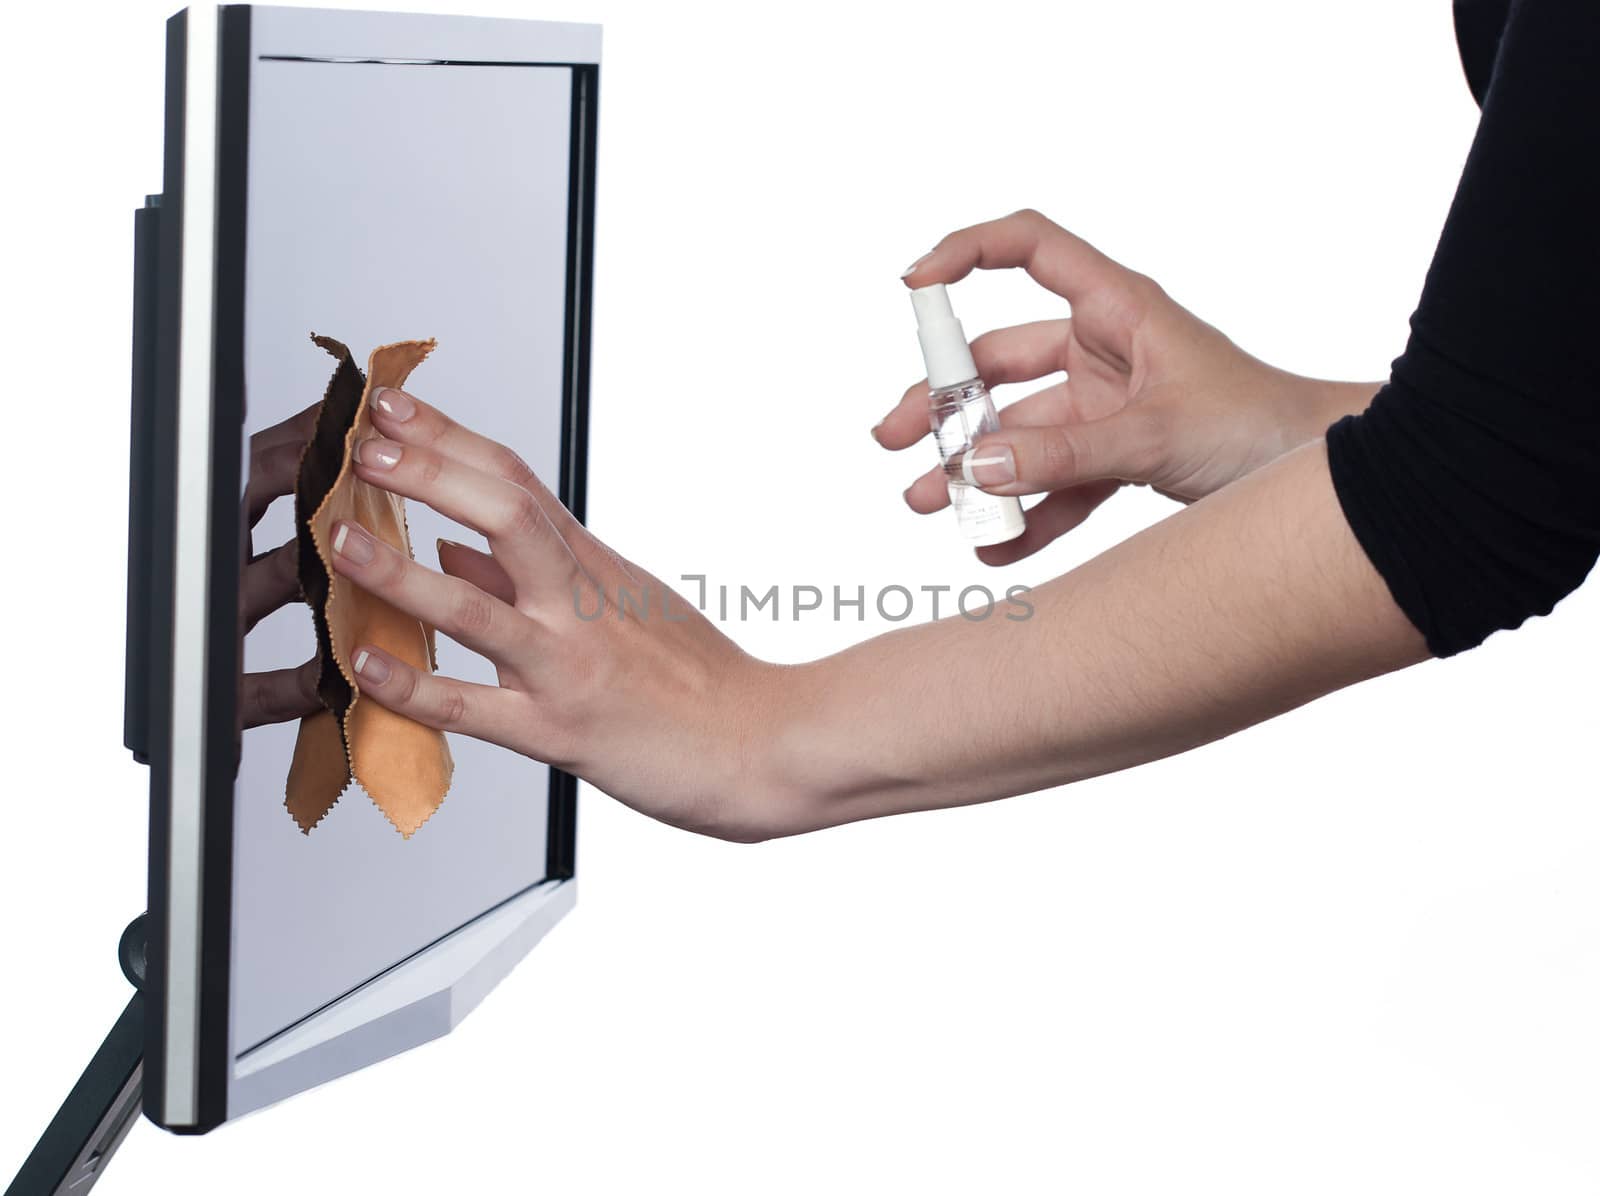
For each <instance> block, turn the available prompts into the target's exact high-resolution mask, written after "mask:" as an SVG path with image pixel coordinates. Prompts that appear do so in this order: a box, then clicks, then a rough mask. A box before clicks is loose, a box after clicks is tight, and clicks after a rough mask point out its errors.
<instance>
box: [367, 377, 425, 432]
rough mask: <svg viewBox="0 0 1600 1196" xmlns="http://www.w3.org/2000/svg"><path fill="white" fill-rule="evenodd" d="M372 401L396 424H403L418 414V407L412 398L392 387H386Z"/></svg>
mask: <svg viewBox="0 0 1600 1196" xmlns="http://www.w3.org/2000/svg"><path fill="white" fill-rule="evenodd" d="M372 401H373V402H374V403H376V404H377V405H378V410H379V411H381V412H383V413H384V414H385V415H387V416H388V417H389V418H390V419H392V420H394V421H395V422H396V423H401V424H403V423H405V422H406V420H408V419H410V418H411V417H412V416H413V415H415V414H416V413H417V405H416V403H414V402H412V400H411V396H410V395H408V394H406V392H405V391H403V390H396V389H395V388H394V387H392V386H385V387H384V388H383V389H382V390H380V391H379V392H378V393H377V394H375V395H373V396H372Z"/></svg>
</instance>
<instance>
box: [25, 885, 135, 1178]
mask: <svg viewBox="0 0 1600 1196" xmlns="http://www.w3.org/2000/svg"><path fill="white" fill-rule="evenodd" d="M117 958H118V961H119V962H120V963H121V964H122V974H123V975H125V976H126V977H127V978H128V982H129V983H130V984H132V985H133V986H134V990H135V991H134V994H133V996H132V998H131V999H130V1000H129V1001H128V1004H127V1007H126V1008H125V1009H123V1011H122V1016H121V1017H119V1018H117V1022H116V1025H114V1026H112V1027H111V1033H109V1034H107V1035H106V1037H105V1041H104V1042H102V1043H101V1044H100V1049H99V1050H97V1051H96V1052H95V1053H94V1058H92V1059H91V1060H89V1066H88V1067H86V1068H84V1069H83V1074H82V1075H81V1076H79V1077H78V1082H77V1083H76V1084H74V1085H73V1086H72V1091H71V1092H69V1093H68V1094H67V1099H66V1100H65V1101H63V1102H62V1103H61V1108H60V1109H59V1110H57V1111H56V1115H55V1117H54V1118H52V1119H51V1122H50V1124H49V1126H47V1127H46V1128H45V1131H44V1133H43V1134H42V1135H41V1136H40V1138H39V1141H38V1143H37V1144H36V1145H35V1146H34V1148H33V1151H32V1153H31V1154H29V1155H28V1158H27V1161H25V1162H24V1163H23V1164H22V1170H20V1171H18V1172H17V1177H16V1178H15V1179H14V1180H12V1181H11V1185H10V1186H9V1187H8V1188H6V1196H57V1194H58V1193H59V1194H61V1196H67V1194H68V1193H70V1194H71V1196H81V1194H82V1193H84V1192H87V1191H88V1190H89V1189H90V1188H92V1187H93V1186H94V1185H95V1183H96V1182H98V1180H99V1179H100V1176H101V1175H102V1174H103V1173H104V1171H105V1168H106V1164H107V1163H109V1162H110V1161H111V1156H112V1155H113V1154H115V1153H116V1150H117V1147H119V1146H121V1145H122V1140H123V1139H124V1138H126V1137H127V1136H128V1131H129V1130H130V1129H131V1128H132V1127H133V1123H134V1120H135V1119H136V1118H137V1117H138V1116H139V1112H140V1109H141V1107H142V1098H143V1092H142V1089H143V1083H144V993H143V992H140V991H138V990H139V988H140V986H141V985H142V984H143V982H144V973H145V920H144V915H143V914H140V915H139V916H138V917H137V918H135V919H134V920H133V921H132V922H130V923H129V924H128V928H127V929H126V930H125V931H123V932H122V941H121V943H119V944H118V946H117Z"/></svg>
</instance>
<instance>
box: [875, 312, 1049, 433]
mask: <svg viewBox="0 0 1600 1196" xmlns="http://www.w3.org/2000/svg"><path fill="white" fill-rule="evenodd" d="M1071 329H1072V321H1071V320H1038V321H1035V322H1034V323H1032V324H1018V325H1017V326H1015V327H1013V328H997V329H995V330H994V331H993V332H986V333H984V334H983V335H982V336H980V337H979V338H978V339H977V340H975V341H973V342H972V360H973V361H974V362H975V363H976V365H977V367H978V375H979V377H981V378H982V379H983V380H984V381H985V382H986V383H988V384H989V385H990V386H1003V385H1005V384H1007V383H1010V382H1028V381H1031V380H1033V379H1034V378H1042V377H1043V376H1044V375H1046V374H1051V373H1054V372H1055V371H1057V370H1064V369H1066V348H1067V337H1068V336H1069V335H1070V333H1071ZM872 434H873V436H875V437H877V440H878V443H879V444H881V445H883V447H884V448H887V449H903V448H907V447H909V446H911V445H913V444H915V443H916V442H917V441H919V440H921V439H922V438H923V437H924V436H926V435H927V434H928V382H927V379H926V378H924V379H923V380H921V381H919V382H915V383H913V384H912V385H910V386H908V387H907V388H906V390H905V393H904V394H903V395H901V396H900V401H899V402H898V403H896V404H895V407H894V410H892V411H890V412H889V414H888V415H886V416H884V417H883V419H882V420H881V421H880V422H879V423H878V425H877V427H875V428H873V429H872Z"/></svg>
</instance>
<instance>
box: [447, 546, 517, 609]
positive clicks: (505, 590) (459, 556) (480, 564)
mask: <svg viewBox="0 0 1600 1196" xmlns="http://www.w3.org/2000/svg"><path fill="white" fill-rule="evenodd" d="M437 546H438V550H439V568H440V569H441V570H443V571H444V572H445V573H448V574H449V575H450V576H451V577H459V578H460V579H461V580H462V581H467V582H471V583H472V584H473V585H475V586H477V587H478V588H479V589H480V590H482V591H483V592H484V593H486V594H493V595H494V596H495V597H496V598H498V599H500V601H501V602H504V603H505V604H506V605H508V606H509V605H512V604H513V603H515V602H516V600H517V591H516V587H515V586H513V585H512V584H511V579H510V578H509V577H507V576H506V571H505V570H504V569H502V568H501V567H500V562H499V561H497V560H495V559H494V557H492V556H490V555H489V554H488V553H487V552H479V551H478V550H477V549H476V548H469V547H467V545H465V544H457V543H456V542H455V541H454V540H440V541H439V542H438V545H437Z"/></svg>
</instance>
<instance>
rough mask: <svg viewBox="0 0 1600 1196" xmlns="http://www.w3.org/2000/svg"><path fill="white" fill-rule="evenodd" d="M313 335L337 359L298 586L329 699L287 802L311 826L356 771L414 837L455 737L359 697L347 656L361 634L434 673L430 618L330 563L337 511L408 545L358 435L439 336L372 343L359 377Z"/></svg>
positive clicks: (309, 453)
mask: <svg viewBox="0 0 1600 1196" xmlns="http://www.w3.org/2000/svg"><path fill="white" fill-rule="evenodd" d="M312 340H313V341H315V342H316V343H317V344H318V345H319V346H320V347H322V348H323V349H325V350H327V351H328V352H329V353H330V354H332V355H333V356H334V357H335V358H336V359H338V362H339V364H338V366H337V367H336V368H335V370H334V373H333V378H332V379H331V380H330V381H329V382H328V389H327V392H326V393H325V394H324V396H323V400H322V409H321V410H320V411H319V412H318V413H317V424H316V429H315V431H314V432H313V433H312V437H311V441H310V443H309V444H307V445H306V451H305V454H304V455H303V456H302V457H301V461H300V475H299V478H298V480H297V482H296V485H295V522H296V527H297V540H298V544H299V572H300V588H301V592H302V594H303V596H304V597H305V600H306V603H307V605H308V606H310V608H311V616H312V622H313V624H314V625H315V627H316V632H317V648H318V655H319V659H320V660H321V662H322V663H321V671H320V673H319V676H318V680H317V695H318V697H319V698H320V699H321V701H322V704H323V707H324V709H322V710H319V711H318V712H317V713H315V714H312V715H308V716H307V717H306V718H304V719H302V720H301V722H300V736H299V738H298V740H296V742H295V749H294V759H293V761H292V762H291V763H290V765H289V779H288V783H287V787H286V797H285V801H284V805H285V806H286V807H287V808H288V811H289V813H290V814H291V815H292V816H293V817H294V820H295V822H296V823H298V824H299V826H300V829H301V830H302V831H305V832H307V833H309V832H310V831H311V828H312V827H314V826H316V824H317V823H318V822H320V821H321V820H322V818H323V816H324V815H326V814H327V812H328V811H329V810H331V809H332V808H333V805H334V803H335V802H337V801H338V800H339V795H340V794H341V793H343V792H344V790H345V788H346V787H347V786H348V785H349V783H350V780H351V778H352V777H354V779H355V780H356V781H357V782H358V783H359V784H360V785H361V787H362V788H363V789H365V790H366V791H367V794H368V796H370V797H371V798H372V800H373V802H374V803H375V804H376V805H377V807H378V809H380V810H382V811H383V813H384V816H385V817H387V818H388V819H389V821H390V822H392V823H393V824H394V825H395V828H396V829H397V830H398V831H399V832H400V833H401V834H402V835H404V836H406V837H407V838H409V837H410V836H411V835H412V834H413V833H414V832H415V831H416V829H417V828H418V827H420V826H421V825H422V824H423V823H424V822H426V821H427V820H428V818H429V817H430V816H432V814H433V812H434V811H435V810H437V809H438V808H439V803H440V802H442V801H443V800H444V796H445V793H446V792H447V791H448V790H449V788H450V775H451V773H452V771H453V770H454V768H455V765H454V763H453V762H452V760H451V759H450V747H449V744H448V743H447V742H446V741H445V737H444V735H443V733H441V732H439V731H435V730H433V729H432V728H430V727H424V726H423V725H422V724H421V723H418V722H415V721H413V720H411V719H409V718H406V717H405V716H403V715H399V714H396V713H394V712H393V711H391V710H387V709H385V708H384V707H382V706H380V705H378V703H376V702H363V701H362V700H361V693H360V691H359V690H358V689H357V688H356V685H355V668H354V666H353V665H352V663H351V658H352V657H353V656H354V655H355V654H356V652H357V651H358V650H359V649H360V646H361V645H362V644H374V645H376V646H377V647H379V648H381V649H382V650H383V651H385V652H387V653H389V654H390V655H391V656H394V657H396V658H397V659H399V660H403V661H405V662H406V663H407V664H409V665H412V666H413V667H415V668H419V669H427V670H429V671H430V672H431V671H432V670H433V669H434V668H435V665H436V657H435V651H434V632H433V628H432V627H428V626H426V625H424V624H423V623H420V622H418V621H417V620H416V619H414V618H412V617H411V616H410V615H408V614H405V613H404V612H402V611H399V610H396V609H395V608H394V607H392V606H390V605H389V604H388V603H387V602H385V601H384V600H383V599H381V598H379V597H377V596H375V595H373V594H370V593H368V592H367V591H365V590H363V589H361V588H360V587H359V586H357V585H355V584H354V583H353V582H350V581H348V580H346V579H345V578H344V577H342V576H340V575H339V574H338V573H336V572H334V569H333V566H332V563H331V562H332V560H333V536H334V532H333V526H334V524H335V523H338V522H340V521H341V520H343V521H349V522H354V523H359V524H360V525H361V526H362V527H364V528H366V529H367V531H369V532H371V533H372V534H373V535H374V536H375V537H377V538H378V539H379V540H382V541H383V542H384V543H386V544H389V545H390V546H391V547H393V548H396V549H398V550H399V551H401V552H403V553H405V554H406V555H407V556H408V557H409V556H411V555H412V554H411V537H410V535H409V533H408V532H407V530H406V515H405V500H404V499H402V498H400V497H398V496H397V495H393V494H390V493H389V492H387V491H385V490H379V489H377V488H376V487H374V486H369V485H368V484H367V483H365V482H363V481H361V480H360V479H359V478H357V477H356V475H355V471H354V469H353V467H352V464H351V462H352V457H353V453H354V450H355V446H356V444H357V443H358V442H359V441H362V440H368V439H370V438H371V437H372V436H373V435H374V432H373V428H372V416H371V412H370V411H369V408H368V403H369V401H370V399H371V395H372V392H373V391H375V390H378V389H381V388H382V387H385V386H394V387H400V386H403V385H405V381H406V379H407V378H408V377H409V376H410V374H411V371H412V370H414V369H415V368H416V367H417V366H418V365H420V364H422V361H423V359H424V358H426V357H427V356H428V354H429V353H431V352H432V351H433V347H434V342H433V341H431V340H426V341H401V342H399V343H397V344H393V345H384V346H383V347H381V348H379V349H374V350H373V352H372V356H371V357H370V358H369V359H368V361H367V373H366V376H365V377H364V378H363V377H362V374H361V371H360V369H358V368H357V366H356V364H355V360H354V359H353V358H352V357H351V355H350V350H349V349H347V348H345V346H344V345H342V344H340V343H339V342H338V341H336V340H333V339H332V338H330V337H324V336H313V337H312Z"/></svg>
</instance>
